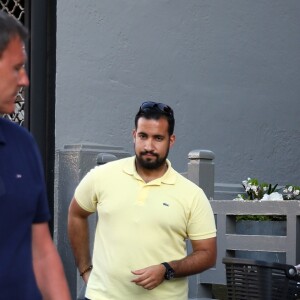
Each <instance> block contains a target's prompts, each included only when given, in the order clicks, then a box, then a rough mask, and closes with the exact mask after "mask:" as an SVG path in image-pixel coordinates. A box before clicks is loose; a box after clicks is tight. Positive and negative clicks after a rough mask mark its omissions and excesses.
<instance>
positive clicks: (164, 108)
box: [138, 101, 174, 117]
mask: <svg viewBox="0 0 300 300" xmlns="http://www.w3.org/2000/svg"><path fill="white" fill-rule="evenodd" d="M149 109H153V110H156V111H159V112H162V113H164V114H166V115H167V116H170V117H174V113H173V109H172V108H171V107H170V106H169V105H166V104H163V103H157V102H152V101H146V102H143V103H142V105H141V106H140V110H139V112H138V114H140V113H143V112H147V111H148V110H149Z"/></svg>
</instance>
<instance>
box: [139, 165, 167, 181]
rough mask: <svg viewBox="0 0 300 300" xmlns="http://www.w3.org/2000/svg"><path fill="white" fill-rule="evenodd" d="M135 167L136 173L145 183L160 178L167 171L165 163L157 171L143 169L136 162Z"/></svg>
mask: <svg viewBox="0 0 300 300" xmlns="http://www.w3.org/2000/svg"><path fill="white" fill-rule="evenodd" d="M135 167H136V171H137V173H138V174H139V175H140V176H141V178H142V179H143V180H144V181H145V182H146V183H148V182H150V181H153V180H155V179H157V178H160V177H162V176H163V175H164V174H165V173H166V172H167V170H168V164H167V162H166V163H165V164H163V165H162V166H160V167H159V168H157V169H145V168H143V167H141V166H140V165H139V164H138V163H137V162H135Z"/></svg>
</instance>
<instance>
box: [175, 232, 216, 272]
mask: <svg viewBox="0 0 300 300" xmlns="http://www.w3.org/2000/svg"><path fill="white" fill-rule="evenodd" d="M191 244H192V248H193V252H192V253H191V254H189V255H188V256H186V257H185V258H183V259H180V260H175V261H171V262H169V264H170V266H171V267H172V268H173V269H174V271H175V277H183V276H189V275H193V274H197V273H200V272H203V271H205V270H207V269H209V268H211V267H212V266H214V264H215V263H216V258H217V242H216V238H215V237H214V238H209V239H205V240H191Z"/></svg>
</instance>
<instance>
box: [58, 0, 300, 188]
mask: <svg viewBox="0 0 300 300" xmlns="http://www.w3.org/2000/svg"><path fill="white" fill-rule="evenodd" d="M299 30H300V1H299V0H288V1H286V0H252V1H247V0H245V1H243V0H226V1H215V0H189V1H184V0H136V1H134V0H101V1H100V0H88V1H81V0H57V77H56V111H55V114H56V148H57V149H60V148H62V147H63V145H65V144H76V143H81V142H95V143H99V144H106V145H114V146H121V147H123V148H124V149H125V150H126V151H128V152H131V153H133V150H132V147H133V145H132V138H131V130H132V128H133V118H134V114H135V113H136V111H137V109H138V106H139V104H140V103H141V102H142V101H143V100H154V101H156V100H157V101H162V102H166V103H168V104H170V105H171V106H172V107H173V108H174V110H175V117H176V121H177V124H176V128H175V133H176V135H177V143H176V144H175V146H174V148H173V150H172V151H171V153H170V158H171V160H172V162H173V166H174V167H175V168H176V169H177V170H178V171H179V172H184V171H185V170H186V168H187V154H188V153H189V151H190V150H192V149H199V148H201V149H209V150H212V151H213V152H214V153H215V155H216V158H215V170H216V171H215V179H216V182H228V183H239V182H240V181H241V180H243V179H245V178H247V177H248V176H250V177H251V176H253V177H254V176H255V177H259V178H261V179H264V180H266V181H271V182H272V183H279V184H283V183H286V182H290V183H295V184H300V171H299V170H300V151H299V149H298V148H299V146H300V139H299V136H300V129H299V125H300V124H299V123H300V122H299V116H300V105H299V100H300V99H299V98H300V84H299V82H300V55H299V53H300V40H299V39H300V35H299Z"/></svg>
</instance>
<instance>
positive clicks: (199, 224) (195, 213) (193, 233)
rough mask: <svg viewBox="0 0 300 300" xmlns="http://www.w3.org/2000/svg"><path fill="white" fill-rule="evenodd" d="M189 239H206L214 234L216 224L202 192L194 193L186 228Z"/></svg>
mask: <svg viewBox="0 0 300 300" xmlns="http://www.w3.org/2000/svg"><path fill="white" fill-rule="evenodd" d="M187 232H188V236H189V238H190V239H191V240H201V239H208V238H212V237H215V236H216V224H215V218H214V214H213V210H212V208H211V205H210V203H209V201H208V199H207V197H206V196H205V194H204V192H203V191H202V190H201V189H199V190H198V192H197V193H196V194H195V196H194V199H193V202H192V206H191V213H190V218H189V221H188V228H187Z"/></svg>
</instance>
